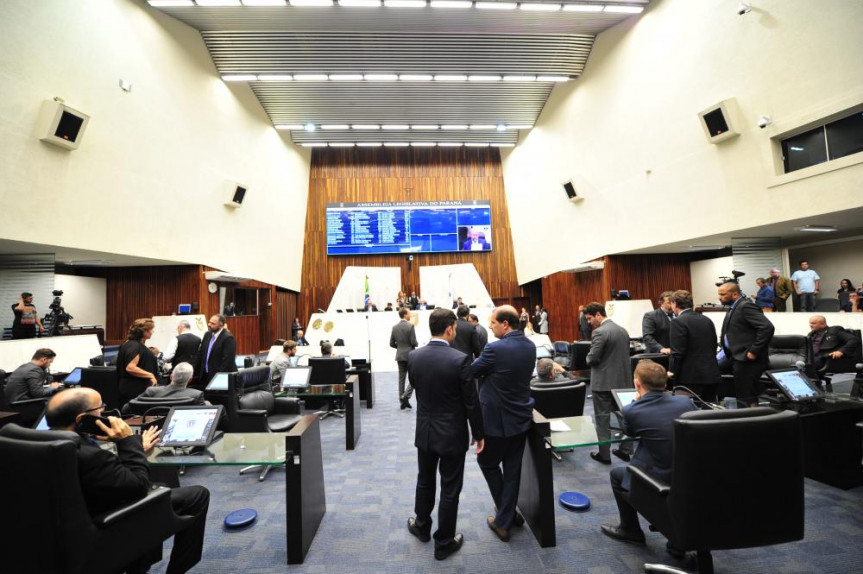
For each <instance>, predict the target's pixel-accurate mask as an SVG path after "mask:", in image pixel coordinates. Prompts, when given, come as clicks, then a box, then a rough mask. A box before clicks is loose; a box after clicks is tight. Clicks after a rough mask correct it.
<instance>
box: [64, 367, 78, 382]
mask: <svg viewBox="0 0 863 574" xmlns="http://www.w3.org/2000/svg"><path fill="white" fill-rule="evenodd" d="M63 384H64V385H80V384H81V367H76V368H75V369H72V372H71V373H69V374H68V375H66V378H65V379H63Z"/></svg>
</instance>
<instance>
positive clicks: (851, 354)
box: [807, 315, 860, 371]
mask: <svg viewBox="0 0 863 574" xmlns="http://www.w3.org/2000/svg"><path fill="white" fill-rule="evenodd" d="M809 329H810V332H809V334H808V335H807V337H808V338H809V340H810V341H812V353H813V355H814V356H815V369H816V370H818V371H820V370H821V369H823V368H824V366H825V365H826V364H827V359H828V358H830V359H841V358H842V357H847V358H848V359H849V362H853V361H855V360H856V359H858V358H859V353H860V341H859V340H858V339H857V337H855V336H854V335H853V334H852V333H849V332H848V331H846V330H845V329H843V328H842V327H839V326H833V327H828V326H827V319H825V318H824V316H823V315H812V317H810V318H809Z"/></svg>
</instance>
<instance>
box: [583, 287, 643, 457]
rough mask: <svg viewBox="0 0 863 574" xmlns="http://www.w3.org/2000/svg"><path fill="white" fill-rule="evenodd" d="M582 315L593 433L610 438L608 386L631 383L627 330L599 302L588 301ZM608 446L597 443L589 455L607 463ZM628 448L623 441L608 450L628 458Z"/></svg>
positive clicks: (611, 400)
mask: <svg viewBox="0 0 863 574" xmlns="http://www.w3.org/2000/svg"><path fill="white" fill-rule="evenodd" d="M584 316H585V317H587V320H588V322H590V326H591V327H593V336H592V337H591V340H590V351H589V352H588V353H587V364H588V365H589V366H590V391H591V393H592V395H593V416H594V418H595V419H596V435H597V437H598V438H599V440H600V441H608V440H609V439H610V438H611V431H610V429H609V423H610V422H611V413H612V411H614V408H615V407H614V398H613V397H612V394H611V389H628V388H629V387H630V386H631V384H632V382H631V381H632V367H631V365H630V362H629V333H627V332H626V329H624V328H623V327H621V326H620V325H618V324H616V323H615V322H614V321H612V320H611V319H609V318H608V315H607V314H606V313H605V307H603V306H602V305H601V304H600V303H590V304H588V305H587V306H586V307H585V308H584ZM609 450H610V447H609V445H608V444H603V445H599V452H592V453H590V457H591V458H592V459H593V460H596V461H599V462H601V463H602V464H611V457H610V456H609ZM632 450H633V449H632V443H629V442H626V443H622V444H621V445H620V448H619V449H614V450H612V451H611V452H612V453H613V454H614V456H616V457H618V458H620V459H621V460H624V461H626V462H629V460H630V455H631V454H632Z"/></svg>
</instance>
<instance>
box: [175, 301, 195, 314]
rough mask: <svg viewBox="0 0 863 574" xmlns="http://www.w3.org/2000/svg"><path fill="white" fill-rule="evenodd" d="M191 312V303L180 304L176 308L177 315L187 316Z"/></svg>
mask: <svg viewBox="0 0 863 574" xmlns="http://www.w3.org/2000/svg"><path fill="white" fill-rule="evenodd" d="M191 312H192V304H191V303H180V305H179V306H178V307H177V315H188V314H189V313H191Z"/></svg>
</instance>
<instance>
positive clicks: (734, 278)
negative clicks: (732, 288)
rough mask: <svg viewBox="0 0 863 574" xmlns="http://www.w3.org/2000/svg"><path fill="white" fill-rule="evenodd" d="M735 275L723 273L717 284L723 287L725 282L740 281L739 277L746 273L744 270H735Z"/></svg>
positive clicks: (733, 273) (733, 272)
mask: <svg viewBox="0 0 863 574" xmlns="http://www.w3.org/2000/svg"><path fill="white" fill-rule="evenodd" d="M731 275H733V277H726V276H725V275H721V276H720V277H719V282H718V283H717V284H716V286H717V287H721V286H722V284H723V283H739V281H738V279H739V278H740V277H743V276H744V275H746V273H744V272H743V271H737V270H733V271H732V272H731Z"/></svg>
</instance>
